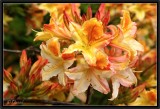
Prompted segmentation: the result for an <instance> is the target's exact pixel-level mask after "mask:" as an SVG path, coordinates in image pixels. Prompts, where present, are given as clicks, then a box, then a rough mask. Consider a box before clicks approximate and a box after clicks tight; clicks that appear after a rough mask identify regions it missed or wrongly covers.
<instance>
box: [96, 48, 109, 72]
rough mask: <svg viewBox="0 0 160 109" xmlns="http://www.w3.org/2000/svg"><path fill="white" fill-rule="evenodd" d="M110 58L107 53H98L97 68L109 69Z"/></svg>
mask: <svg viewBox="0 0 160 109" xmlns="http://www.w3.org/2000/svg"><path fill="white" fill-rule="evenodd" d="M108 64H109V63H108V57H107V55H106V54H105V53H103V52H100V51H98V52H97V53H96V68H98V69H108V67H109V66H108Z"/></svg>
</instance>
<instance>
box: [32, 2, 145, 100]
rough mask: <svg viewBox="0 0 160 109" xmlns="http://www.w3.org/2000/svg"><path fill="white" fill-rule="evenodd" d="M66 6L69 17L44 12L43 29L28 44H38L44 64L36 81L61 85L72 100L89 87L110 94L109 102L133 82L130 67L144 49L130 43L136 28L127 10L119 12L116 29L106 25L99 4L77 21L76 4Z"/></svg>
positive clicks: (135, 80) (106, 18)
mask: <svg viewBox="0 0 160 109" xmlns="http://www.w3.org/2000/svg"><path fill="white" fill-rule="evenodd" d="M70 5H71V9H70V12H69V13H68V12H66V11H65V10H64V11H63V13H62V12H59V11H58V9H57V11H50V16H51V18H50V22H49V24H44V26H43V30H42V31H41V32H37V34H36V38H35V39H34V41H37V40H41V41H43V42H42V44H41V45H40V49H41V56H42V57H43V58H45V59H47V60H48V63H47V64H46V65H45V66H44V68H43V69H42V71H41V74H42V80H43V81H47V80H49V79H51V78H52V77H57V78H58V81H59V83H60V84H61V85H63V86H66V85H69V84H71V85H73V87H72V93H73V94H74V95H79V94H82V93H85V91H86V90H87V89H88V87H90V86H91V87H93V89H95V90H97V91H99V92H101V93H103V94H108V93H109V92H111V89H112V98H110V99H109V100H114V99H115V98H116V97H117V96H118V90H119V87H120V85H122V86H124V87H131V86H132V85H134V84H135V85H136V83H137V78H136V76H135V75H134V73H133V72H134V71H133V69H132V68H133V67H134V65H135V63H136V62H137V60H138V58H139V55H140V54H141V53H142V52H143V51H144V48H143V46H142V45H141V44H140V43H139V42H138V41H136V40H135V37H136V31H137V26H136V23H135V22H133V21H132V20H131V18H130V14H129V12H128V11H127V10H123V11H122V17H121V22H120V24H118V25H112V24H109V20H110V12H109V11H107V10H106V9H105V4H101V5H100V7H99V9H98V11H97V12H96V14H95V15H93V14H92V9H91V7H88V9H87V12H86V14H83V15H82V16H81V15H80V10H79V8H78V7H79V6H78V5H77V4H70ZM47 9H48V8H47ZM60 19H61V20H60ZM110 82H111V83H112V86H109V83H110Z"/></svg>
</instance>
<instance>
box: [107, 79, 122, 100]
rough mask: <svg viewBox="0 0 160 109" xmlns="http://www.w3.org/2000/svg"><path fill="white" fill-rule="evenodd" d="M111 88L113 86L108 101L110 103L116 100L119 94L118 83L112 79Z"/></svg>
mask: <svg viewBox="0 0 160 109" xmlns="http://www.w3.org/2000/svg"><path fill="white" fill-rule="evenodd" d="M112 86H113V92H112V98H110V99H109V100H111V101H113V100H114V99H115V98H117V96H118V92H119V87H120V83H119V82H118V80H117V79H116V78H112Z"/></svg>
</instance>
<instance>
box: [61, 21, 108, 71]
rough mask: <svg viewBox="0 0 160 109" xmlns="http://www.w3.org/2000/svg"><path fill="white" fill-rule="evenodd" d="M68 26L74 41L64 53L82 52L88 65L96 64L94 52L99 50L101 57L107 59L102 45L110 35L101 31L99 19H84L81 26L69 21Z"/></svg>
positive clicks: (104, 44)
mask: <svg viewBox="0 0 160 109" xmlns="http://www.w3.org/2000/svg"><path fill="white" fill-rule="evenodd" d="M69 28H70V31H71V33H72V38H73V40H74V41H75V43H74V44H71V45H70V46H69V47H68V49H66V50H65V52H64V54H65V53H73V52H74V51H79V52H82V54H83V56H84V58H85V60H86V61H87V63H88V64H89V65H90V66H96V62H97V59H96V56H95V54H97V53H98V52H99V51H100V52H101V53H102V54H103V56H104V58H103V59H105V60H106V61H107V55H105V53H103V47H105V46H106V45H107V44H108V43H109V40H110V35H107V34H105V33H104V32H103V26H102V22H101V21H98V20H97V19H96V18H91V19H90V20H87V21H85V22H84V23H83V25H82V26H81V25H78V24H76V23H74V22H71V23H70V25H69ZM97 56H98V55H97ZM107 64H108V63H107V62H106V65H104V66H101V67H106V66H107ZM102 69H103V68H102Z"/></svg>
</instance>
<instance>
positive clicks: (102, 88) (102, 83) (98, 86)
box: [91, 72, 110, 94]
mask: <svg viewBox="0 0 160 109" xmlns="http://www.w3.org/2000/svg"><path fill="white" fill-rule="evenodd" d="M91 85H92V87H93V88H94V89H95V90H98V91H99V92H101V93H103V94H107V93H108V92H110V89H109V85H108V82H107V80H106V79H105V78H102V77H101V76H99V75H96V74H95V73H94V72H92V75H91Z"/></svg>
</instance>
